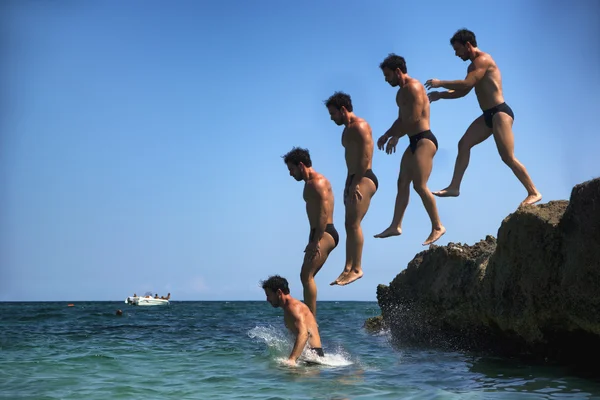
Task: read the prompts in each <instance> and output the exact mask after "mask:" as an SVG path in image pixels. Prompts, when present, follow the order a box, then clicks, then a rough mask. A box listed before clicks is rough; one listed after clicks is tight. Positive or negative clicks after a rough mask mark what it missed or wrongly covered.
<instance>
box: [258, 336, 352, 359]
mask: <svg viewBox="0 0 600 400" xmlns="http://www.w3.org/2000/svg"><path fill="white" fill-rule="evenodd" d="M248 336H249V337H250V338H252V339H258V340H259V341H262V342H264V343H265V344H266V345H267V348H268V350H269V355H270V356H271V357H272V358H273V360H274V361H275V362H277V363H278V364H280V365H287V358H288V355H289V353H290V352H291V350H292V348H293V346H294V343H293V341H292V339H291V338H290V337H289V336H287V335H286V334H285V333H284V332H283V331H281V330H278V329H276V328H274V327H272V326H268V327H266V326H256V327H254V328H252V329H251V330H249V331H248ZM352 364H353V362H352V361H351V359H350V355H349V354H348V353H347V352H346V351H345V350H344V349H341V348H337V349H334V350H333V351H331V352H330V351H325V357H319V356H318V355H317V354H316V353H315V352H314V351H312V350H310V349H309V348H308V347H307V348H306V349H305V350H304V352H303V353H302V355H301V356H300V358H299V359H298V365H304V366H313V365H320V366H326V367H346V366H349V365H352Z"/></svg>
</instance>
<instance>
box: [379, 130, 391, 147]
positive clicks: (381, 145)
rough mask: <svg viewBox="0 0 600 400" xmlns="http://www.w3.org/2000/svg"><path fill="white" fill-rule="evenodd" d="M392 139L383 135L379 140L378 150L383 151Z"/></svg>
mask: <svg viewBox="0 0 600 400" xmlns="http://www.w3.org/2000/svg"><path fill="white" fill-rule="evenodd" d="M389 138H390V137H389V136H388V135H386V134H383V135H381V137H380V138H379V139H377V148H378V149H379V150H383V146H384V145H385V142H387V141H388V139H389Z"/></svg>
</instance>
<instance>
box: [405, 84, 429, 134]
mask: <svg viewBox="0 0 600 400" xmlns="http://www.w3.org/2000/svg"><path fill="white" fill-rule="evenodd" d="M420 89H421V88H420V84H417V83H411V84H409V85H407V86H406V87H405V88H404V89H403V90H405V94H404V96H405V97H404V98H405V104H403V105H402V110H401V111H402V121H406V123H407V124H410V125H415V124H417V123H418V122H419V121H421V118H422V115H423V114H422V113H421V110H422V109H423V103H424V98H423V96H420V93H419V92H420Z"/></svg>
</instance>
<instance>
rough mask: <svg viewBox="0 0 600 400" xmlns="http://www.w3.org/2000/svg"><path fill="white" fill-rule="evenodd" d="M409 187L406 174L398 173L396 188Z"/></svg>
mask: <svg viewBox="0 0 600 400" xmlns="http://www.w3.org/2000/svg"><path fill="white" fill-rule="evenodd" d="M408 187H410V179H409V178H408V176H406V175H403V174H400V176H399V177H398V190H400V189H406V188H408Z"/></svg>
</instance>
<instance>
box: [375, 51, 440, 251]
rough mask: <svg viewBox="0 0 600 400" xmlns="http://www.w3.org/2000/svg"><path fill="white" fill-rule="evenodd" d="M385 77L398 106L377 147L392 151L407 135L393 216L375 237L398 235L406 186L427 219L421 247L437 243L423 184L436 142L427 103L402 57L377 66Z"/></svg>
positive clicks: (433, 209)
mask: <svg viewBox="0 0 600 400" xmlns="http://www.w3.org/2000/svg"><path fill="white" fill-rule="evenodd" d="M379 67H380V68H381V70H382V71H383V75H384V76H385V81H386V82H387V83H389V84H390V85H391V86H392V87H396V86H400V89H398V93H397V94H396V104H397V105H398V107H399V112H398V119H396V121H394V123H393V124H392V126H391V127H390V129H388V130H387V132H386V133H385V134H384V135H383V136H381V137H380V138H379V140H377V147H378V148H379V150H383V146H384V145H385V144H386V142H387V146H386V149H385V151H386V153H387V154H391V153H393V152H395V151H396V144H397V143H398V139H399V138H400V137H402V136H404V135H408V139H409V141H410V144H409V146H408V147H407V148H406V150H405V151H404V155H403V156H402V161H401V162H400V176H399V177H398V194H397V195H396V204H395V206H394V217H393V218H392V223H391V224H390V226H389V227H388V228H387V229H385V230H384V231H383V232H381V233H380V234H378V235H375V237H376V238H387V237H390V236H398V235H400V234H402V218H403V217H404V211H405V210H406V207H407V206H408V199H409V195H410V183H411V182H412V184H413V188H414V189H415V191H416V192H417V193H418V194H419V196H420V197H421V200H422V201H423V205H424V206H425V210H427V214H429V219H430V220H431V233H430V234H429V236H428V237H427V239H426V240H425V242H424V243H423V246H426V245H428V244H431V243H433V242H435V241H436V240H438V239H439V238H440V237H442V235H443V234H444V233H446V228H444V226H443V225H442V222H441V221H440V217H439V215H438V210H437V206H436V204H435V198H434V197H433V194H432V193H431V191H430V190H429V188H428V187H427V181H428V180H429V175H430V174H431V169H432V167H433V157H434V156H435V153H436V152H437V148H438V143H437V139H436V137H435V136H434V134H433V133H432V132H431V130H430V129H429V100H428V99H427V92H426V91H425V87H423V85H422V84H421V83H420V82H419V81H418V80H416V79H414V78H411V77H410V76H408V74H407V69H406V61H405V60H404V57H400V56H398V55H395V54H390V55H389V56H388V57H387V58H386V59H385V60H383V62H382V63H381V64H380V65H379Z"/></svg>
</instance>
